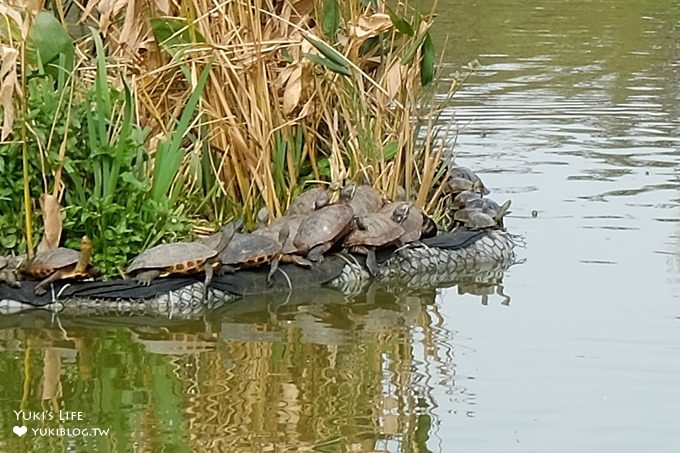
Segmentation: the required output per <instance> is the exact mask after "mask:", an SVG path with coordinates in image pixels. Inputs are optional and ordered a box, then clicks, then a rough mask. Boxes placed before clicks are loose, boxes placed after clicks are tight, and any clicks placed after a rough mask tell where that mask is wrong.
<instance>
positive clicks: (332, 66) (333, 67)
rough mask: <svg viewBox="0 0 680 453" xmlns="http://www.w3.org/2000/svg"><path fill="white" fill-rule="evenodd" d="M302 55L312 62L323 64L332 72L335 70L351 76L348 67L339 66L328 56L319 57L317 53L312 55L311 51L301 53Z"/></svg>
mask: <svg viewBox="0 0 680 453" xmlns="http://www.w3.org/2000/svg"><path fill="white" fill-rule="evenodd" d="M302 56H303V57H305V58H306V59H308V60H309V61H311V62H312V63H316V64H320V65H322V66H325V67H326V68H328V69H330V70H331V71H333V72H337V73H338V74H342V75H345V76H348V77H349V76H351V75H352V74H351V73H350V72H349V69H348V68H346V67H344V66H341V65H339V64H337V63H335V62H334V61H332V60H329V59H328V58H324V57H321V56H319V55H314V54H311V53H303V54H302Z"/></svg>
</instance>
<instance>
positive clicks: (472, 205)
mask: <svg viewBox="0 0 680 453" xmlns="http://www.w3.org/2000/svg"><path fill="white" fill-rule="evenodd" d="M510 204H511V202H510V200H508V201H506V202H505V203H503V204H502V205H499V204H498V203H496V202H495V201H494V200H492V199H491V198H478V199H474V200H470V201H469V202H468V203H467V205H466V208H469V209H479V210H481V211H482V212H483V213H484V214H486V215H488V216H490V217H492V218H493V219H495V220H496V223H497V224H498V226H499V227H501V228H503V227H504V225H503V217H505V215H506V214H507V213H508V212H509V210H510Z"/></svg>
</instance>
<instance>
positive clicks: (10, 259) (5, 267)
mask: <svg viewBox="0 0 680 453" xmlns="http://www.w3.org/2000/svg"><path fill="white" fill-rule="evenodd" d="M25 259H26V255H20V256H0V282H5V283H7V284H8V285H9V286H12V287H14V288H20V287H21V282H19V281H18V280H17V273H18V271H19V268H20V267H21V265H22V264H23V262H24V260H25Z"/></svg>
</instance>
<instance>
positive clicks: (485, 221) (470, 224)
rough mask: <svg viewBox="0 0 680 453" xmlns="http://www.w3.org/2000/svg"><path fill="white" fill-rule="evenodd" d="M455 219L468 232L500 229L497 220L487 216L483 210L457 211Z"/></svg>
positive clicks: (467, 209)
mask: <svg viewBox="0 0 680 453" xmlns="http://www.w3.org/2000/svg"><path fill="white" fill-rule="evenodd" d="M453 219H454V220H455V221H456V222H458V223H459V224H460V225H462V226H463V227H465V228H466V229H468V230H485V229H491V228H497V227H498V223H497V222H496V219H494V218H493V217H491V216H490V215H488V214H485V213H484V212H483V211H482V210H481V209H472V208H465V209H461V210H460V211H456V213H455V214H454V216H453Z"/></svg>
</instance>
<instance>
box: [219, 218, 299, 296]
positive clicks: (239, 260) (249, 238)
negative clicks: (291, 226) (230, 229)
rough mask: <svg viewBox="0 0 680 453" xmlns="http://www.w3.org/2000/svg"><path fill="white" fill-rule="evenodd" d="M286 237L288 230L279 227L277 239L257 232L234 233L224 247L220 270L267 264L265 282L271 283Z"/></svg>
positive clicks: (228, 270) (230, 270) (233, 269)
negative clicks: (267, 272) (267, 270)
mask: <svg viewBox="0 0 680 453" xmlns="http://www.w3.org/2000/svg"><path fill="white" fill-rule="evenodd" d="M287 238H288V231H286V230H285V229H281V231H280V235H279V238H278V240H277V239H272V238H270V237H268V236H263V235H259V234H235V235H234V238H233V239H232V240H231V242H229V245H228V246H227V248H225V249H224V251H223V252H222V254H221V255H220V258H221V259H222V270H224V271H227V272H234V271H236V270H237V269H248V268H254V267H260V266H262V265H264V264H269V267H270V269H269V274H268V275H267V283H268V284H270V285H271V284H272V277H273V275H274V273H275V272H276V270H277V269H278V268H279V260H280V259H281V255H282V251H283V247H282V245H281V244H282V243H284V242H285V240H286V239H287Z"/></svg>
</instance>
